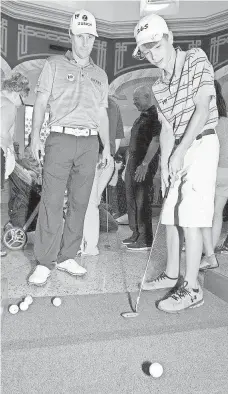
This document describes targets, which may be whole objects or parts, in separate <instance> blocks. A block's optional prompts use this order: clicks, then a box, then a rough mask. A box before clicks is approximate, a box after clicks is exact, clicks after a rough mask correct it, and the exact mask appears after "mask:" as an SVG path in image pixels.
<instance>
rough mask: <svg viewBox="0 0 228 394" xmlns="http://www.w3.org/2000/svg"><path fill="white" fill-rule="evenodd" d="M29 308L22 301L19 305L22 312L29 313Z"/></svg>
mask: <svg viewBox="0 0 228 394" xmlns="http://www.w3.org/2000/svg"><path fill="white" fill-rule="evenodd" d="M28 307H29V306H28V304H27V302H24V301H22V302H20V304H19V308H20V310H21V311H27V309H28Z"/></svg>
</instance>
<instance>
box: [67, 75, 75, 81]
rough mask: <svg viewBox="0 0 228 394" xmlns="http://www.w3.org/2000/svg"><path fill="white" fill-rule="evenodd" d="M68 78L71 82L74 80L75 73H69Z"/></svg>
mask: <svg viewBox="0 0 228 394" xmlns="http://www.w3.org/2000/svg"><path fill="white" fill-rule="evenodd" d="M67 79H68V81H70V82H72V81H74V75H73V74H68V75H67Z"/></svg>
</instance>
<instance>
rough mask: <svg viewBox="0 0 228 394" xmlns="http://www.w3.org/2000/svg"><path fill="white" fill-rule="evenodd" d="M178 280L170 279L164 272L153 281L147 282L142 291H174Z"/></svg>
mask: <svg viewBox="0 0 228 394" xmlns="http://www.w3.org/2000/svg"><path fill="white" fill-rule="evenodd" d="M177 280H178V278H170V277H169V276H167V275H166V273H165V272H162V273H161V274H160V275H158V277H157V278H155V279H153V280H152V281H150V282H145V283H144V284H143V286H142V290H161V289H166V290H168V289H172V288H173V287H174V286H175V285H176V283H177Z"/></svg>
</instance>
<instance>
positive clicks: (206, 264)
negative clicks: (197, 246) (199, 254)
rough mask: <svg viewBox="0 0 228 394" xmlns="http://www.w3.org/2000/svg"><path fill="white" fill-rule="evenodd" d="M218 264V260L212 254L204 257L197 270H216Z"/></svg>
mask: <svg viewBox="0 0 228 394" xmlns="http://www.w3.org/2000/svg"><path fill="white" fill-rule="evenodd" d="M218 267H219V263H218V260H217V258H216V256H215V254H212V255H211V256H204V257H203V258H202V260H201V262H200V266H199V270H200V271H205V270H212V269H214V268H218Z"/></svg>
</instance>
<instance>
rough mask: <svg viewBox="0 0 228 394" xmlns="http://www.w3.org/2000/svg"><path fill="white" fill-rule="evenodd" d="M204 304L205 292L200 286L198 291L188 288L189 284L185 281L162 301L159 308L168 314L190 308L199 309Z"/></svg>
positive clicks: (158, 305)
mask: <svg viewBox="0 0 228 394" xmlns="http://www.w3.org/2000/svg"><path fill="white" fill-rule="evenodd" d="M203 303H204V300H203V290H202V288H201V287H200V285H198V289H192V288H190V287H188V282H187V281H185V282H184V283H183V284H182V285H181V286H180V287H177V288H176V289H175V291H173V292H171V293H170V295H168V296H167V297H166V298H165V299H163V300H161V301H160V302H159V303H158V304H157V308H158V309H160V310H161V311H164V312H167V313H178V312H181V311H183V310H185V309H188V308H197V307H199V306H201V305H203Z"/></svg>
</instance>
